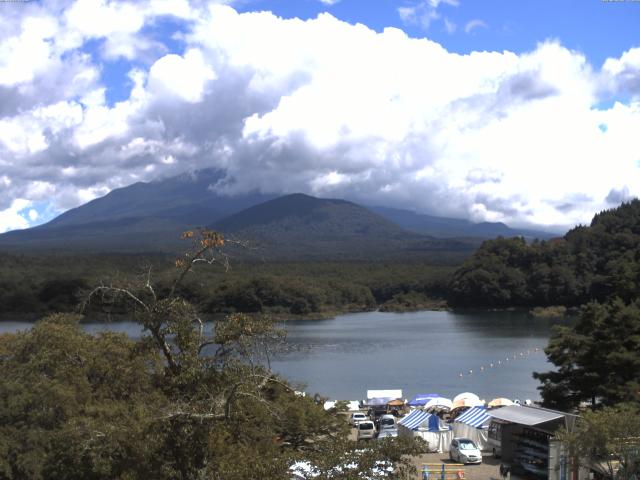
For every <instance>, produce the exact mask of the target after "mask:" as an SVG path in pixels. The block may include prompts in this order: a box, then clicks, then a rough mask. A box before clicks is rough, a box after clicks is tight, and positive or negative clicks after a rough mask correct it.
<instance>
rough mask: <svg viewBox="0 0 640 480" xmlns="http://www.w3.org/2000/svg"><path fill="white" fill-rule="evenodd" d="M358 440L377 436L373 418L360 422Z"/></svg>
mask: <svg viewBox="0 0 640 480" xmlns="http://www.w3.org/2000/svg"><path fill="white" fill-rule="evenodd" d="M356 428H357V429H358V440H364V439H370V438H374V437H375V436H376V426H375V425H374V424H373V422H372V421H371V420H365V421H364V422H360V423H358V426H357V427H356Z"/></svg>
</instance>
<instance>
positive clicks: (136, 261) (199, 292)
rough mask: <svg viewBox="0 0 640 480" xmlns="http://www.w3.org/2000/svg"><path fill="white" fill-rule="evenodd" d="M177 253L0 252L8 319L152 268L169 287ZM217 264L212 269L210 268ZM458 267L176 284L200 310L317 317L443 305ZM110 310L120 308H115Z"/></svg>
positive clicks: (241, 266)
mask: <svg viewBox="0 0 640 480" xmlns="http://www.w3.org/2000/svg"><path fill="white" fill-rule="evenodd" d="M174 260H175V258H168V257H162V256H156V257H148V256H147V257H144V256H116V255H102V256H100V255H93V256H79V255H76V256H69V255H49V256H45V255H13V254H4V255H1V256H0V305H1V308H2V311H1V312H0V314H2V315H3V316H4V317H5V318H6V317H10V316H16V315H17V316H24V315H32V316H34V317H37V316H38V315H42V314H45V313H48V312H60V311H74V310H76V309H77V308H78V305H79V304H80V303H81V302H82V299H83V297H84V295H86V293H87V291H88V290H89V288H90V287H94V286H96V285H101V284H103V285H108V284H131V283H135V282H136V281H138V280H140V279H141V278H146V277H147V276H148V275H149V273H151V275H150V278H151V279H152V281H153V283H154V286H155V288H156V289H157V290H158V291H160V292H162V291H164V290H166V289H168V288H169V286H170V284H171V279H172V275H173V273H174V271H175V266H174ZM212 267H214V268H212ZM454 269H455V266H447V265H445V266H438V265H430V264H424V263H420V262H416V263H386V262H370V263H369V262H287V263H242V262H238V261H232V262H231V267H230V268H229V270H228V271H227V270H226V269H225V268H221V266H218V268H215V266H209V265H206V266H205V265H197V266H196V268H194V271H193V272H192V273H190V275H189V276H187V277H186V278H185V279H184V281H183V283H182V284H181V286H180V293H181V295H182V296H183V297H184V298H187V299H189V301H191V302H193V303H194V304H196V305H198V307H199V308H200V309H201V310H202V311H203V312H205V313H208V314H215V313H230V312H245V313H254V312H261V313H269V314H272V315H275V316H282V317H291V316H296V317H299V316H310V317H314V316H315V317H318V316H324V315H331V314H335V313H338V312H347V311H363V310H373V309H376V308H382V309H384V310H395V311H402V310H411V309H419V308H425V307H433V306H434V305H435V306H438V305H442V304H443V303H444V300H443V299H444V297H445V294H446V290H447V284H448V282H449V280H450V278H451V274H452V273H453V271H454ZM113 313H124V312H118V310H117V309H114V311H113Z"/></svg>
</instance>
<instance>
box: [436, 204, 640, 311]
mask: <svg viewBox="0 0 640 480" xmlns="http://www.w3.org/2000/svg"><path fill="white" fill-rule="evenodd" d="M639 295H640V201H639V200H633V201H631V202H629V203H624V204H622V205H621V206H620V207H618V208H616V209H612V210H608V211H604V212H602V213H599V214H597V215H596V216H595V217H594V218H593V221H592V222H591V226H589V227H577V228H574V229H573V230H571V231H570V232H568V233H567V234H566V235H565V236H564V238H562V239H556V240H550V241H546V242H545V241H542V242H538V241H536V242H533V243H531V244H526V243H525V241H524V240H523V239H521V238H510V239H505V238H498V239H497V240H490V241H487V242H485V243H483V244H482V246H481V247H480V248H479V249H478V251H477V252H476V253H475V254H474V255H472V256H471V257H470V258H468V259H467V260H466V261H465V263H464V264H463V266H462V267H461V268H460V269H459V270H458V271H456V273H455V274H454V277H453V281H452V282H451V291H450V293H449V296H448V301H449V303H450V304H451V305H453V306H458V307H472V306H473V307H512V306H549V305H565V306H577V305H581V304H583V303H585V302H587V301H590V300H598V301H606V300H607V299H609V298H613V297H618V298H621V299H623V300H625V301H627V302H628V301H631V300H633V299H635V298H637V297H638V296H639Z"/></svg>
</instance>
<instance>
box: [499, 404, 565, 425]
mask: <svg viewBox="0 0 640 480" xmlns="http://www.w3.org/2000/svg"><path fill="white" fill-rule="evenodd" d="M488 413H489V415H491V416H492V417H493V418H497V419H500V420H505V421H507V422H512V423H519V424H520V425H528V426H530V427H532V426H534V425H540V424H541V423H547V422H551V421H553V420H558V419H560V418H565V417H566V416H567V415H569V414H567V413H563V412H558V411H556V410H547V409H546V408H537V407H527V406H524V405H522V406H518V405H512V406H508V407H502V408H497V409H495V410H491V411H489V412H488Z"/></svg>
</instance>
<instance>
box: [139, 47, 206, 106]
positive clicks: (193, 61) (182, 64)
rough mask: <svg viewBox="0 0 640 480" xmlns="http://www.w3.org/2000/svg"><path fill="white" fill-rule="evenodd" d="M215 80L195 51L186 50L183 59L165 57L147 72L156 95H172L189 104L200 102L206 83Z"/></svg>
mask: <svg viewBox="0 0 640 480" xmlns="http://www.w3.org/2000/svg"><path fill="white" fill-rule="evenodd" d="M215 78H216V74H215V72H214V71H213V69H211V67H209V66H208V65H206V64H205V62H204V59H203V57H202V53H201V52H200V51H199V50H196V49H190V50H188V51H187V52H186V53H185V55H184V57H181V56H179V55H175V54H171V55H165V56H164V57H162V58H161V59H159V60H158V61H157V62H155V63H154V64H153V65H152V66H151V70H150V71H149V85H150V88H151V90H152V91H153V92H154V93H155V94H156V95H159V96H162V95H172V96H176V97H178V98H180V99H182V100H184V101H186V102H191V103H196V102H199V101H201V100H202V95H203V93H204V89H205V85H206V83H207V82H209V81H211V80H214V79H215Z"/></svg>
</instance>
